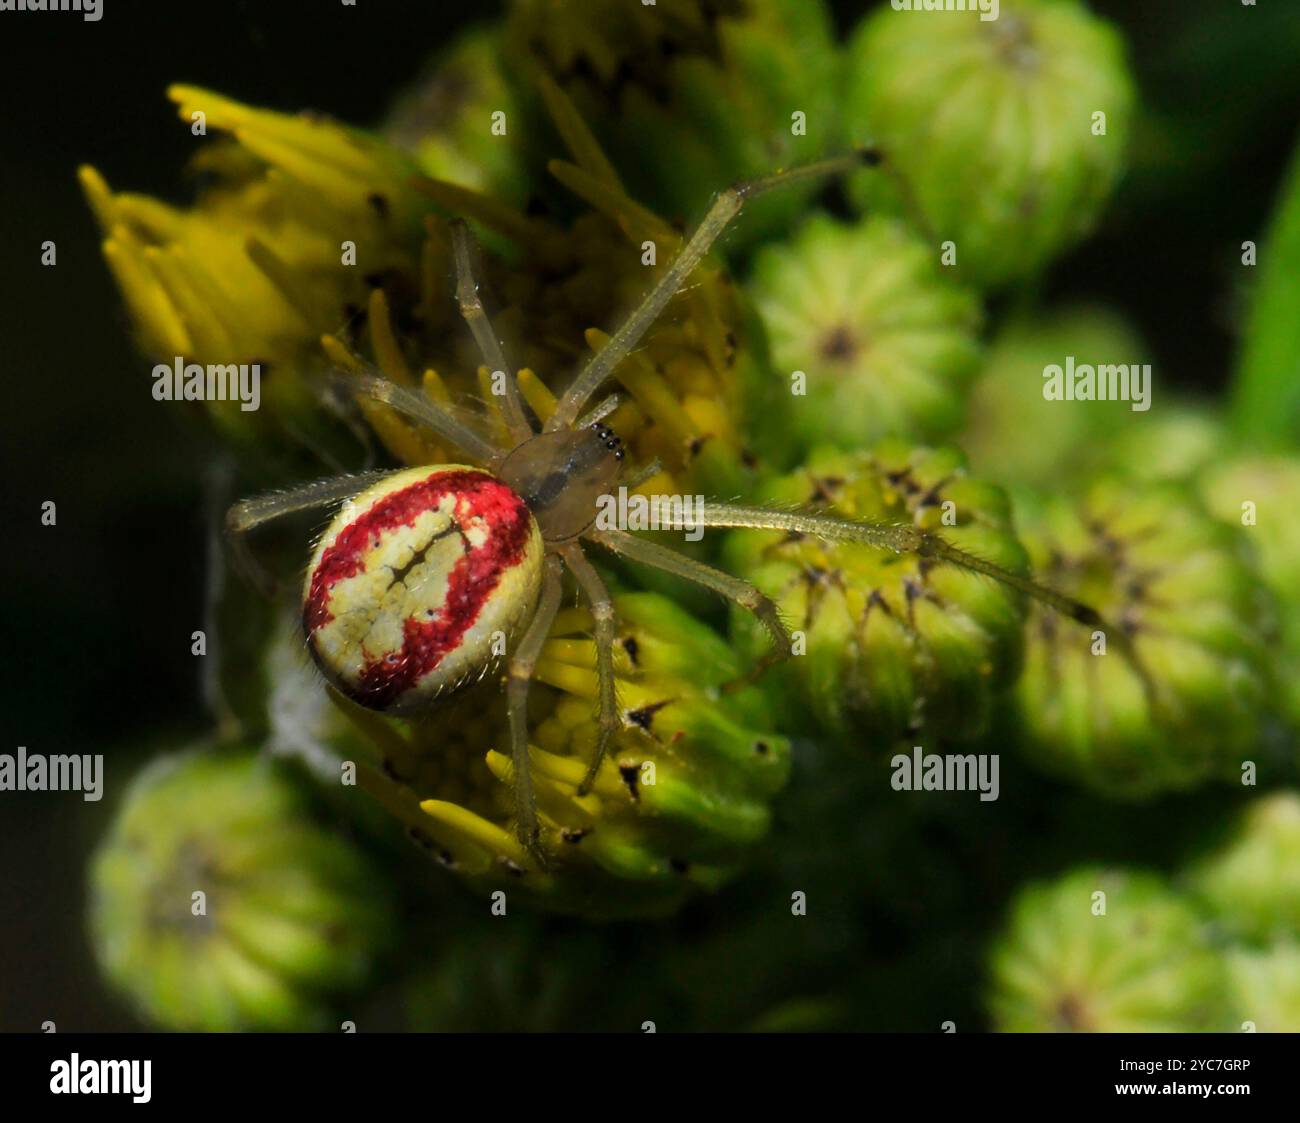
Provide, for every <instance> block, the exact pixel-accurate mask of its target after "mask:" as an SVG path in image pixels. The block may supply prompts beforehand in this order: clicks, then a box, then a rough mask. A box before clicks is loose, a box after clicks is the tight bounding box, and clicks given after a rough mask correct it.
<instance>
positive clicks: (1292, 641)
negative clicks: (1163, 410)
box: [1200, 456, 1300, 726]
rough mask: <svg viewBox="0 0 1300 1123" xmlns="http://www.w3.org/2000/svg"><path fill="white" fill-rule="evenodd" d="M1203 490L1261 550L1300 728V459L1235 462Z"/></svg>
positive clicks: (1279, 674)
mask: <svg viewBox="0 0 1300 1123" xmlns="http://www.w3.org/2000/svg"><path fill="white" fill-rule="evenodd" d="M1200 489H1201V494H1202V495H1203V496H1204V497H1205V503H1206V506H1207V507H1208V508H1209V509H1210V511H1211V513H1213V514H1214V515H1216V516H1217V517H1218V518H1220V519H1222V520H1223V522H1224V523H1225V524H1226V525H1227V526H1229V527H1232V528H1233V529H1234V531H1235V532H1236V533H1238V534H1239V535H1241V536H1242V537H1243V538H1245V539H1246V540H1248V541H1249V542H1250V543H1251V544H1252V545H1253V546H1254V547H1255V549H1254V556H1255V559H1256V561H1257V563H1258V566H1259V571H1260V574H1261V576H1262V577H1263V579H1264V582H1265V584H1266V585H1267V586H1268V590H1269V592H1270V593H1272V594H1273V597H1274V600H1275V602H1276V605H1277V609H1278V628H1277V630H1278V633H1279V644H1278V646H1279V648H1280V650H1279V651H1278V652H1277V655H1276V673H1275V675H1274V678H1275V680H1276V682H1277V689H1278V692H1279V694H1280V696H1281V698H1282V701H1283V705H1284V708H1285V711H1286V714H1287V716H1288V718H1289V719H1290V722H1291V724H1292V725H1294V726H1300V522H1298V521H1297V519H1296V515H1295V512H1296V511H1297V509H1300V459H1297V458H1295V457H1289V456H1267V457H1250V456H1247V457H1241V458H1235V459H1229V460H1226V461H1224V462H1222V463H1219V464H1215V465H1212V466H1210V467H1208V468H1207V469H1206V470H1205V472H1204V473H1203V475H1202V476H1201V479H1200Z"/></svg>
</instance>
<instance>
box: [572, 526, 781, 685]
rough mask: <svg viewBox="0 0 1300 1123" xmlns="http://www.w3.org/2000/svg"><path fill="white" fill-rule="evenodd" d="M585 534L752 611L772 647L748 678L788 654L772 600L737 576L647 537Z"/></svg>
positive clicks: (614, 532) (610, 532)
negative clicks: (768, 637) (770, 639)
mask: <svg viewBox="0 0 1300 1123" xmlns="http://www.w3.org/2000/svg"><path fill="white" fill-rule="evenodd" d="M589 537H590V538H591V539H592V540H593V541H596V542H599V543H600V544H601V545H602V546H604V547H605V548H606V549H608V550H612V551H614V553H616V554H622V555H623V557H625V558H629V559H631V560H632V561H637V562H642V563H644V564H645V565H652V566H654V567H655V568H656V569H662V570H664V571H666V572H668V573H673V574H676V575H677V576H678V577H683V578H685V579H686V580H687V581H694V582H695V583H696V584H697V585H703V586H704V587H705V588H706V589H712V590H713V591H714V592H715V593H720V594H721V595H722V596H724V597H726V599H727V600H729V601H734V602H735V603H736V604H738V605H740V607H741V608H743V609H745V610H746V611H747V612H750V613H752V614H753V615H754V617H755V618H756V619H757V620H758V622H759V623H760V624H762V625H763V627H764V628H766V629H767V632H768V635H770V636H771V637H772V650H771V651H769V652H768V653H767V654H766V655H765V656H764V657H763V658H762V659H761V660H760V661H759V663H758V665H757V666H755V667H754V669H753V671H752V672H751V673H750V675H749V676H748V677H749V678H754V677H756V676H758V675H760V674H762V673H763V671H765V670H767V668H768V667H770V666H772V665H773V664H774V663H780V662H781V661H782V660H784V659H788V658H789V657H790V655H791V643H790V633H789V631H788V630H787V629H786V626H785V624H784V622H783V621H782V620H781V614H780V612H778V611H777V607H776V603H775V602H774V601H773V600H772V599H771V597H768V596H766V595H765V594H763V593H761V592H760V591H759V590H758V589H756V588H755V587H754V586H753V585H751V584H749V582H747V581H742V580H741V579H740V578H739V577H732V576H731V574H729V573H723V572H722V571H721V570H719V569H714V568H713V567H712V566H711V565H705V564H704V563H703V562H698V561H696V560H695V559H694V558H689V557H687V556H686V555H685V554H679V553H677V551H676V550H670V549H668V547H667V546H660V545H659V544H658V543H657V542H651V541H650V540H649V539H647V538H637V537H636V536H635V535H633V534H628V533H626V532H624V531H621V530H594V531H592V532H591V533H590V535H589Z"/></svg>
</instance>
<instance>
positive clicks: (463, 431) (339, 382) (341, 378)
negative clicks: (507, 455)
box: [331, 370, 504, 467]
mask: <svg viewBox="0 0 1300 1123" xmlns="http://www.w3.org/2000/svg"><path fill="white" fill-rule="evenodd" d="M331 379H332V381H333V382H334V384H335V385H336V386H337V387H338V388H339V389H340V390H341V391H342V392H344V393H347V394H360V395H361V396H362V397H366V398H371V399H373V400H374V401H377V402H382V403H383V404H384V405H386V406H388V407H390V408H391V409H395V410H396V411H397V412H398V413H401V414H404V415H405V416H406V417H409V418H410V419H411V420H412V421H418V422H420V424H422V425H426V426H428V428H430V429H431V430H433V432H435V433H437V434H438V436H440V437H442V438H443V439H444V440H445V441H447V442H448V443H449V444H452V445H455V447H456V448H458V449H460V451H461V452H463V453H465V454H466V455H467V456H469V457H470V459H472V460H474V461H476V462H477V463H479V464H482V465H484V466H485V467H490V466H494V465H495V464H496V463H497V462H498V461H500V460H501V458H502V456H503V454H504V450H503V449H499V448H497V447H496V446H495V445H493V444H491V443H490V442H489V441H487V440H486V439H485V438H483V437H481V436H479V435H478V434H477V433H476V432H474V430H473V429H471V428H470V427H469V426H468V425H466V424H465V423H464V422H462V421H460V420H458V419H457V418H455V417H453V416H452V415H451V414H450V413H448V412H447V411H446V410H444V409H441V408H440V407H439V406H437V405H435V404H434V403H433V402H431V401H430V400H429V399H428V398H426V397H425V396H424V395H423V394H417V393H416V392H415V391H414V390H408V389H407V388H406V387H405V386H399V385H397V383H396V382H390V381H389V380H388V379H386V378H384V377H382V376H380V375H378V374H371V373H369V372H368V371H355V372H354V371H342V370H340V371H336V372H335V373H334V374H333V375H332V376H331Z"/></svg>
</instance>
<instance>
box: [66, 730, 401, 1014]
mask: <svg viewBox="0 0 1300 1123" xmlns="http://www.w3.org/2000/svg"><path fill="white" fill-rule="evenodd" d="M381 884H382V883H381V882H380V881H379V879H378V878H377V877H376V875H375V871H373V870H371V869H370V868H369V866H368V864H367V863H366V862H365V861H364V860H363V859H362V857H361V855H360V854H359V853H358V852H357V851H356V850H354V849H353V848H352V847H350V846H349V845H347V844H346V843H345V842H343V841H342V840H341V839H340V838H338V837H336V836H335V835H333V834H331V833H329V832H328V831H326V830H325V829H324V828H323V827H322V826H320V825H319V824H318V823H317V822H315V821H314V820H313V819H312V818H311V816H310V815H309V814H308V807H307V803H306V801H305V799H304V797H303V795H302V794H301V793H300V791H299V790H298V789H297V787H296V786H295V785H294V784H293V782H292V781H291V778H290V776H289V774H288V773H287V772H286V771H285V770H284V768H283V766H281V765H278V764H276V763H274V762H273V761H271V760H269V759H267V758H265V757H261V756H259V755H257V754H255V753H251V752H246V751H242V750H240V751H225V750H223V751H216V750H212V749H202V750H198V751H194V752H188V753H184V754H180V755H177V756H170V757H167V758H165V759H163V760H160V761H157V762H156V763H154V764H153V765H151V766H150V767H149V768H147V769H145V771H144V772H142V773H141V774H140V775H139V777H137V779H136V780H135V782H134V784H133V785H132V787H131V789H130V791H129V792H128V793H127V796H126V800H125V802H124V804H123V806H122V807H121V809H120V810H119V812H118V815H117V818H116V820H115V821H114V823H113V826H112V828H111V829H110V831H109V834H108V836H107V837H106V838H105V839H104V840H103V842H102V843H101V844H100V847H99V849H98V851H97V852H96V854H95V857H94V860H93V862H92V865H91V869H90V896H91V904H90V927H91V931H92V934H93V941H94V947H95V952H96V955H97V957H98V959H99V962H100V965H101V967H102V968H103V970H104V972H105V974H106V975H107V976H108V977H109V979H110V980H111V981H112V982H113V983H114V985H115V986H117V987H118V988H119V989H120V990H122V991H123V992H124V994H125V995H126V996H127V997H129V998H130V1000H131V1001H132V1003H133V1004H134V1005H135V1007H136V1008H137V1009H138V1010H139V1012H140V1014H141V1016H142V1017H144V1018H146V1019H147V1020H149V1021H150V1022H153V1023H155V1024H157V1025H160V1026H163V1027H166V1028H169V1029H181V1030H205V1031H224V1030H239V1029H262V1030H265V1029H274V1030H301V1029H320V1028H324V1026H325V1025H326V1022H327V1017H328V1014H329V1011H330V1010H331V1008H332V1005H333V1003H334V1002H336V1001H337V1000H339V999H341V998H343V997H344V996H346V995H349V994H352V993H355V992H356V991H358V990H359V989H360V988H361V987H362V986H363V985H364V984H365V983H366V981H367V980H368V978H369V976H370V974H371V969H372V967H373V965H374V962H375V960H376V958H377V956H378V955H379V954H380V953H381V952H382V950H383V948H384V946H385V944H386V943H387V939H388V933H389V932H390V931H391V929H392V925H393V916H392V912H391V907H390V903H389V901H388V900H387V898H386V897H385V895H384V893H383V891H382V889H380V888H379V886H380V885H381Z"/></svg>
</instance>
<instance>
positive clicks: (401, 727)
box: [340, 593, 790, 917]
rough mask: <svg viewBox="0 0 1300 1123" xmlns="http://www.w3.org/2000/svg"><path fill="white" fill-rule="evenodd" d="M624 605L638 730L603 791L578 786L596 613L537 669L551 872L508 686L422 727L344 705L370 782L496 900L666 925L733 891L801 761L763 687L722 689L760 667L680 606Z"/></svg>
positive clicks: (535, 770)
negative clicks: (526, 803) (533, 843)
mask: <svg viewBox="0 0 1300 1123" xmlns="http://www.w3.org/2000/svg"><path fill="white" fill-rule="evenodd" d="M615 606H616V610H617V613H618V627H619V632H618V643H617V650H616V653H615V656H616V657H615V673H616V676H617V678H618V700H619V708H620V712H621V716H622V723H623V724H622V728H621V729H620V730H619V731H618V732H617V733H616V734H615V737H614V739H613V740H612V742H611V744H610V746H609V748H608V751H607V755H606V758H605V761H604V763H603V764H602V766H601V769H600V771H599V772H598V773H597V774H596V778H595V781H594V783H593V784H592V787H591V790H590V792H589V793H588V794H587V795H579V794H578V788H579V785H580V784H581V782H582V780H583V777H584V775H585V773H586V770H587V761H588V760H589V758H590V756H591V754H592V752H593V751H594V749H595V745H596V737H597V722H596V715H597V705H596V703H597V691H598V685H597V676H596V670H595V645H594V643H593V641H592V640H591V639H590V638H589V635H590V632H591V628H592V621H591V616H590V613H589V612H588V611H587V610H585V609H577V608H575V609H566V610H563V611H561V613H560V614H559V616H558V617H557V618H556V622H555V625H554V626H553V627H552V629H551V633H550V638H549V639H548V640H547V642H546V644H545V645H544V647H543V649H542V655H541V658H540V660H539V662H538V665H537V668H536V673H535V676H534V680H533V686H532V690H531V693H530V697H529V703H530V704H529V711H530V737H531V742H530V744H531V752H530V760H531V765H532V768H531V774H532V780H533V786H534V788H535V790H536V796H537V807H538V813H539V816H540V819H541V824H542V834H541V847H542V850H543V853H544V856H545V865H544V866H539V865H538V863H537V862H536V861H535V860H534V858H533V856H532V855H531V854H530V853H529V852H528V851H527V850H525V849H524V848H523V847H522V846H521V845H520V843H519V841H518V840H517V838H516V836H515V831H514V822H513V819H514V811H513V799H512V791H513V779H514V775H513V766H512V763H511V760H510V756H509V747H508V746H509V741H508V738H507V736H506V722H507V714H506V706H505V699H504V697H503V693H502V692H501V691H500V689H499V685H498V683H497V682H496V681H485V682H484V684H483V686H482V687H481V688H479V689H477V690H471V691H470V692H469V693H468V694H465V695H462V696H460V697H458V698H455V699H453V700H451V701H450V703H449V704H448V705H447V706H446V707H444V708H442V709H440V710H439V711H438V712H437V713H436V714H434V715H432V716H430V717H428V718H424V719H420V720H418V721H405V722H402V721H397V720H393V719H387V718H382V717H380V716H378V715H375V714H372V713H369V712H368V711H361V710H359V709H358V708H357V707H355V706H351V705H349V704H346V703H340V704H341V705H342V706H343V709H344V712H345V713H346V714H347V715H348V716H349V717H351V718H352V719H353V720H355V721H356V722H357V723H358V727H359V728H360V729H361V730H362V731H363V732H365V733H366V734H367V736H368V738H369V740H370V742H371V744H372V745H373V747H374V751H375V761H374V764H373V765H372V766H370V767H367V768H365V769H363V770H362V772H361V778H360V782H361V786H362V787H366V788H369V789H370V790H371V791H372V793H373V794H375V795H376V796H378V798H379V799H380V800H381V801H382V802H383V803H384V804H385V806H386V807H388V809H389V810H390V811H392V812H393V813H394V814H396V815H397V816H398V817H399V818H400V819H401V820H402V821H403V822H404V823H405V825H406V826H407V827H408V828H409V830H410V831H411V833H412V834H413V836H414V837H415V838H416V840H417V841H419V842H421V844H422V845H424V846H425V847H426V848H427V849H428V850H429V851H430V852H431V854H432V855H433V856H434V857H435V858H437V859H438V860H440V861H441V862H442V863H443V864H444V865H447V866H449V867H450V868H451V869H453V870H455V871H456V872H457V873H459V874H460V875H462V876H463V877H465V878H466V879H467V880H468V881H470V882H471V883H472V884H473V885H475V886H476V887H478V888H480V889H484V890H492V891H496V890H504V891H505V892H506V893H507V896H508V897H509V898H511V899H513V898H514V897H515V895H516V894H517V895H519V896H520V897H522V898H525V899H528V900H531V901H533V902H535V903H537V904H540V905H541V906H543V907H545V908H549V909H552V910H555V911H559V912H569V913H577V914H580V915H583V916H588V917H606V916H625V915H649V914H659V913H665V912H668V911H671V910H672V909H673V908H675V907H676V906H677V905H679V904H680V903H681V902H682V901H683V900H684V899H685V898H686V897H687V896H688V895H690V893H691V892H692V891H696V890H700V889H713V888H716V887H717V886H718V885H720V884H721V883H722V882H724V881H725V880H726V879H727V878H728V877H730V876H731V874H732V873H734V872H735V871H736V870H737V869H738V868H739V867H740V865H741V864H742V863H743V861H744V860H745V858H746V856H747V855H748V853H749V852H750V851H751V850H752V848H753V846H754V844H755V843H757V842H758V841H760V840H761V839H762V838H763V837H764V835H765V834H766V832H767V828H768V823H769V821H770V817H771V813H770V802H771V799H772V797H773V796H774V795H775V794H776V793H777V792H778V791H779V790H780V789H781V788H782V786H783V785H784V783H785V780H786V777H787V775H788V773H789V751H790V748H789V742H788V740H787V739H786V738H784V737H781V736H779V735H777V734H774V733H772V732H771V729H772V721H771V712H770V707H769V705H768V703H767V701H766V700H765V699H764V697H763V696H762V694H761V693H760V692H759V691H758V690H757V689H756V688H754V687H744V688H741V689H738V690H734V691H727V692H725V693H724V692H723V691H722V690H721V687H722V686H723V685H724V684H726V683H728V682H733V681H735V680H737V679H739V678H740V677H741V676H742V675H743V674H744V672H745V670H746V669H747V668H746V667H745V666H744V665H743V664H742V662H741V660H740V658H739V657H738V656H737V655H736V653H735V652H733V651H732V650H731V649H730V648H729V646H728V645H727V643H726V641H725V640H723V638H722V637H721V636H719V635H717V634H716V633H715V632H713V631H712V630H711V629H710V628H708V627H707V626H705V625H703V624H701V623H699V622H698V621H696V620H695V619H693V618H692V617H691V615H690V614H689V613H687V612H686V611H684V610H683V609H681V608H679V607H677V606H676V605H675V604H674V603H673V602H672V601H670V600H668V599H667V598H665V597H662V596H659V595H657V594H654V593H628V594H624V595H622V596H619V597H616V598H615Z"/></svg>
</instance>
